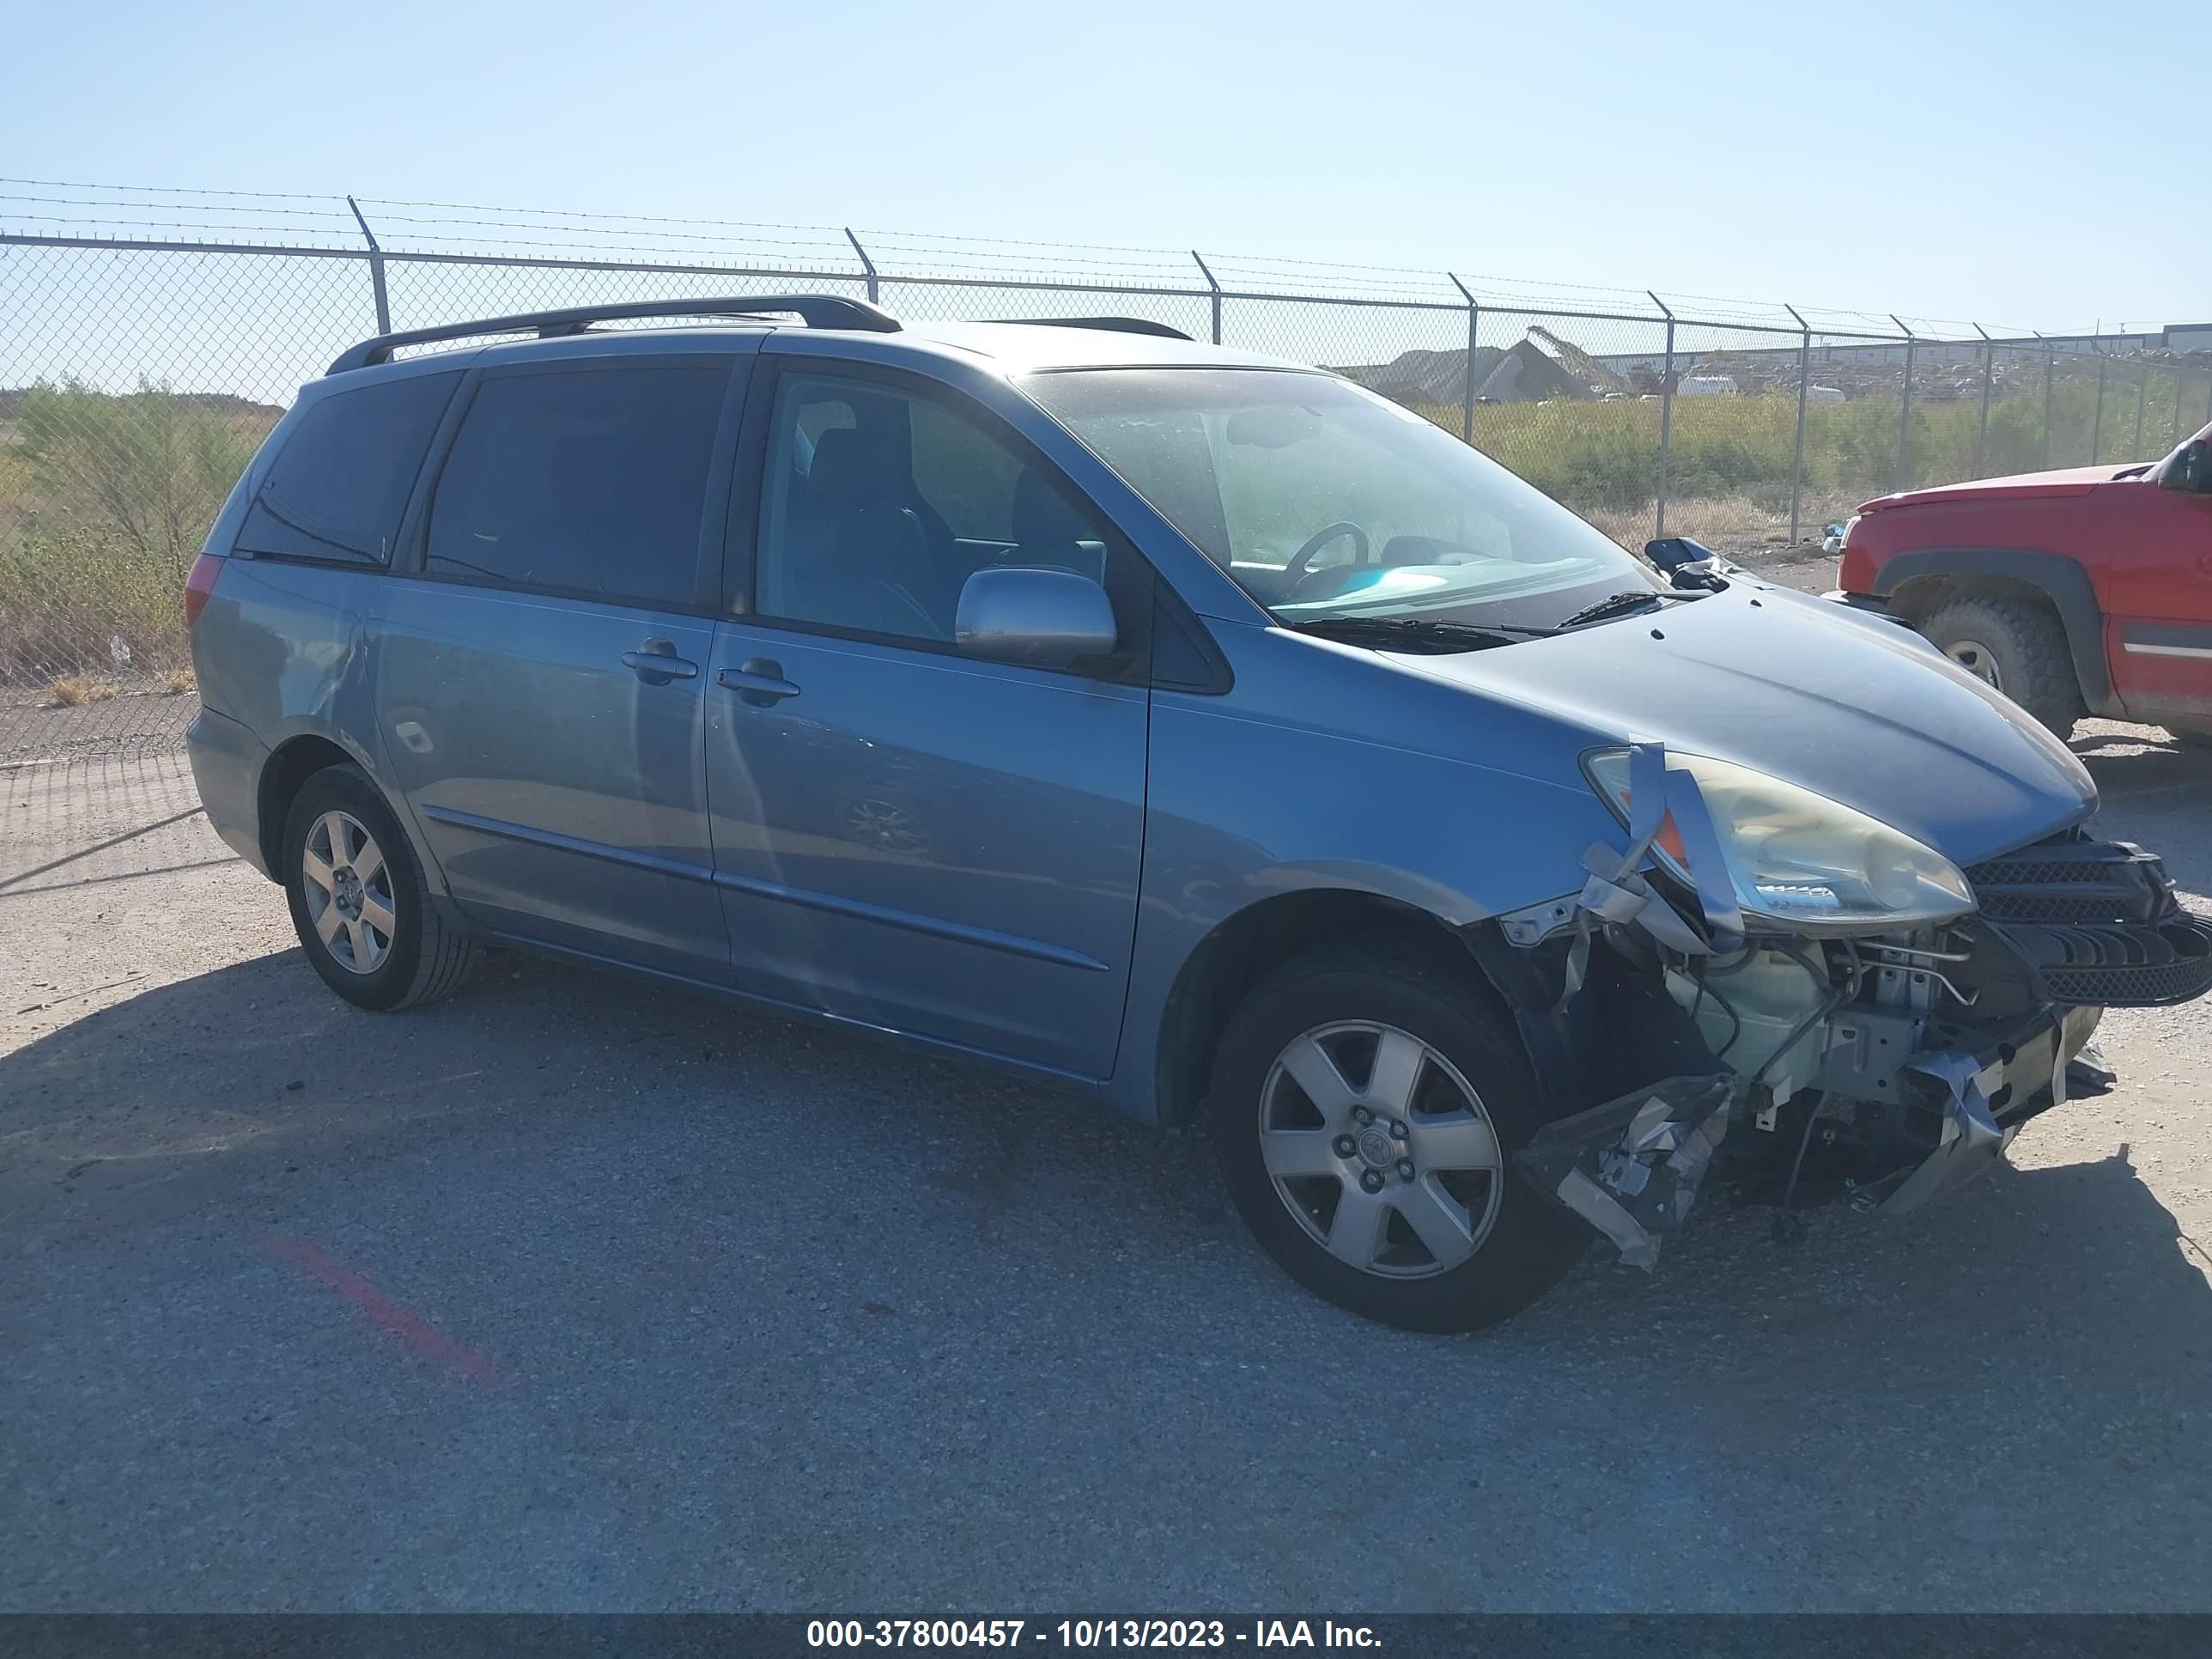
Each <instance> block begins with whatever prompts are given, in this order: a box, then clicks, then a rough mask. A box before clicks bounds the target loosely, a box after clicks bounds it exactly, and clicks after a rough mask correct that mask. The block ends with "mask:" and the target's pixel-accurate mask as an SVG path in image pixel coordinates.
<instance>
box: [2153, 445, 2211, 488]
mask: <svg viewBox="0 0 2212 1659" xmlns="http://www.w3.org/2000/svg"><path fill="white" fill-rule="evenodd" d="M2159 483H2160V484H2161V485H2162V486H2164V487H2165V488H2166V489H2179V490H2184V491H2185V492H2187V493H2188V494H2190V495H2212V443H2208V442H2207V441H2205V440H2203V439H2202V438H2191V440H2190V441H2188V442H2187V443H2185V444H2184V445H2182V447H2180V448H2179V449H2178V450H2176V451H2175V452H2174V454H2173V459H2172V460H2171V461H2170V462H2168V463H2167V464H2166V473H2165V476H2164V477H2161V478H2160V479H2159Z"/></svg>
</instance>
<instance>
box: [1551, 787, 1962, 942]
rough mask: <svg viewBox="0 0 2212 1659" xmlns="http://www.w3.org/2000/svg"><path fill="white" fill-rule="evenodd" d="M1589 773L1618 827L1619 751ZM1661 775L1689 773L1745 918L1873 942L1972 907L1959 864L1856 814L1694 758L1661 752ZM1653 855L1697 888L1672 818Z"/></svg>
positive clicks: (1624, 797) (1624, 808)
mask: <svg viewBox="0 0 2212 1659" xmlns="http://www.w3.org/2000/svg"><path fill="white" fill-rule="evenodd" d="M1667 769H1668V771H1670V772H1686V773H1687V774H1688V775H1690V777H1691V778H1692V780H1693V781H1695V782H1696V784H1697V786H1698V789H1699V793H1701V794H1702V795H1703V796H1704V797H1705V805H1706V808H1707V811H1709V812H1710V813H1711V817H1712V822H1713V829H1714V831H1715V832H1716V835H1717V838H1718V841H1719V844H1720V849H1721V855H1722V859H1723V862H1724V864H1725V865H1726V866H1727V867H1726V871H1725V879H1726V881H1727V884H1728V885H1729V887H1731V888H1733V889H1734V890H1735V900H1736V903H1737V904H1738V905H1739V906H1740V907H1741V908H1742V910H1743V913H1744V915H1745V917H1746V919H1747V920H1753V921H1762V922H1765V923H1767V924H1768V925H1769V926H1770V927H1781V928H1784V929H1787V930H1788V931H1790V932H1792V933H1880V932H1888V931H1891V930H1893V929H1899V928H1905V927H1917V926H1919V925H1920V924H1922V923H1925V922H1936V921H1948V920H1950V919H1951V918H1952V917H1954V916H1959V915H1965V914H1966V912H1967V911H1969V910H1972V908H1974V896H1973V892H1972V889H1971V888H1969V887H1968V886H1967V885H1966V877H1965V876H1963V875H1961V874H1960V872H1959V867H1958V866H1956V865H1954V864H1953V863H1952V862H1951V860H1948V859H1947V858H1945V857H1944V856H1943V855H1942V854H1941V853H1938V852H1936V850H1935V849H1934V848H1930V847H1923V845H1921V843H1920V842H1917V841H1915V840H1913V839H1912V837H1911V836H1907V835H1905V834H1903V833H1901V832H1900V831H1899V830H1896V829H1891V828H1890V827H1889V825H1887V824H1886V823H1881V822H1880V821H1879V820H1877V819H1875V818H1870V817H1868V816H1867V815H1866V814H1865V813H1863V812H1861V811H1857V809H1856V808H1853V807H1849V806H1845V805H1844V804H1843V803H1842V802H1840V801H1834V800H1830V799H1828V798H1827V797H1826V795H1819V794H1815V793H1813V791H1811V790H1809V789H1805V788H1801V787H1799V786H1797V785H1796V784H1794V783H1785V782H1784V781H1782V780H1781V779H1780V778H1776V777H1770V776H1768V775H1766V774H1765V773H1764V772H1756V771H1753V769H1751V768H1749V767H1747V766H1738V765H1736V764H1735V763H1733V762H1729V761H1721V760H1712V759H1709V758H1707V757H1705V756H1703V755H1682V754H1676V753H1674V752H1673V751H1672V750H1669V751H1668V755H1667ZM1589 773H1590V776H1591V778H1592V779H1593V780H1594V781H1595V783H1596V784H1597V787H1598V788H1599V789H1600V790H1601V792H1602V793H1604V794H1605V795H1606V796H1607V798H1608V799H1610V800H1611V801H1612V803H1613V807H1614V810H1616V811H1618V812H1620V815H1621V817H1623V819H1626V818H1627V817H1628V815H1629V814H1628V805H1629V782H1628V777H1629V753H1628V750H1625V749H1610V750H1601V751H1600V752H1599V753H1597V754H1595V755H1592V756H1591V757H1589ZM1652 851H1653V853H1654V854H1656V856H1657V857H1658V859H1659V860H1660V861H1661V862H1662V864H1663V865H1665V866H1667V868H1668V870H1670V871H1671V872H1673V873H1674V875H1675V876H1677V877H1678V878H1680V879H1682V880H1683V881H1685V882H1687V883H1688V884H1691V885H1692V887H1694V886H1695V885H1696V884H1697V878H1696V876H1695V874H1693V873H1692V872H1691V870H1690V868H1689V857H1688V854H1687V852H1686V849H1685V846H1684V842H1683V839H1682V836H1681V834H1680V830H1679V829H1677V828H1676V826H1675V823H1674V815H1673V814H1672V813H1671V812H1669V813H1668V816H1667V817H1665V818H1664V819H1662V821H1661V823H1660V826H1659V833H1658V836H1656V839H1655V840H1654V842H1653V843H1652ZM1707 873H1708V877H1709V880H1710V875H1711V872H1707Z"/></svg>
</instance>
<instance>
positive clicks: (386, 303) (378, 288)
mask: <svg viewBox="0 0 2212 1659" xmlns="http://www.w3.org/2000/svg"><path fill="white" fill-rule="evenodd" d="M346 205H347V206H348V207H349V208H351V209H352V210H353V222H354V223H356V224H357V225H359V226H360V227H361V234H362V240H363V241H365V242H367V243H368V285H369V288H370V289H372V290H373V291H374V294H375V295H376V331H377V332H378V333H379V334H389V333H391V332H392V301H391V298H390V296H388V295H386V293H385V291H384V250H383V249H382V248H380V247H379V246H377V245H376V233H375V232H374V231H373V230H371V229H370V228H368V220H367V219H365V218H363V217H362V212H361V204H360V203H358V202H356V201H355V200H354V199H353V197H350V196H349V197H346Z"/></svg>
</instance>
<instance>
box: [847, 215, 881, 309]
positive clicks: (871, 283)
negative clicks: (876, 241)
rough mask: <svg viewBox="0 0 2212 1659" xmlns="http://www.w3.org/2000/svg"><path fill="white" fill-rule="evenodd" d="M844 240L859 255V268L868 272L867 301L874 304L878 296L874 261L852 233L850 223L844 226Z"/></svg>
mask: <svg viewBox="0 0 2212 1659" xmlns="http://www.w3.org/2000/svg"><path fill="white" fill-rule="evenodd" d="M845 240H847V241H848V242H850V243H851V244H852V245H853V252H854V253H856V254H858V255H859V256H860V269H861V270H864V271H866V272H867V274H868V303H869V304H870V305H874V304H876V303H877V301H878V298H879V295H878V291H877V288H878V285H877V283H876V262H875V261H874V260H873V259H871V258H868V250H867V249H866V248H864V247H862V246H860V238H859V237H857V236H855V235H854V234H853V228H852V226H850V225H848V226H846V227H845Z"/></svg>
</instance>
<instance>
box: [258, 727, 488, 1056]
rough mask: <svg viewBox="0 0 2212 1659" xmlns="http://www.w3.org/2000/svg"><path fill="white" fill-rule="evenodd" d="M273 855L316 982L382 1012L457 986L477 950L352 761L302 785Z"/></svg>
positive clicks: (480, 951) (472, 964) (447, 992)
mask: <svg viewBox="0 0 2212 1659" xmlns="http://www.w3.org/2000/svg"><path fill="white" fill-rule="evenodd" d="M281 856H282V859H283V864H282V866H281V868H282V871H283V879H284V896H285V897H286V898H287V900H289V902H290V907H291V911H292V926H293V927H294V929H295V931H296V932H297V933H299V935H300V946H301V949H302V950H304V951H306V952H307V960H308V961H309V962H311V963H313V964H314V969H315V971H316V972H317V973H319V974H320V975H322V976H323V982H324V983H325V985H327V986H329V987H331V989H332V990H333V991H336V992H337V994H339V995H340V996H342V997H343V998H344V999H345V1000H347V1001H348V1002H350V1003H352V1004H353V1005H354V1006H356V1007H358V1008H369V1009H374V1010H375V1011H377V1012H388V1011H391V1010H393V1009H398V1008H411V1007H414V1006H416V1005H417V1004H418V1003H424V1002H434V1001H435V1000H437V999H438V998H440V997H443V996H448V995H451V994H453V992H454V991H456V990H459V988H460V987H461V984H462V982H463V981H465V980H466V979H467V978H468V976H469V974H470V972H471V969H474V968H475V967H476V965H477V962H478V961H479V960H480V959H481V958H482V957H483V946H482V945H480V944H479V943H478V942H477V939H475V938H473V937H472V936H471V935H470V934H469V933H466V932H465V931H464V930H463V929H461V928H460V927H457V926H455V925H454V924H453V922H451V921H448V920H447V918H446V917H445V916H444V915H442V914H441V912H440V911H439V909H438V907H437V905H436V904H435V902H432V899H431V896H430V891H429V887H428V884H427V883H426V882H425V881H424V880H423V878H422V866H420V865H419V864H417V863H416V859H415V852H414V848H412V847H410V845H409V843H408V840H407V836H406V835H405V833H404V831H403V830H402V829H400V827H399V821H398V818H396V817H394V816H393V815H392V809H391V808H390V807H389V806H387V805H385V801H384V796H383V794H382V793H381V792H380V791H379V790H378V789H377V787H376V786H375V785H374V784H373V783H371V782H370V781H368V778H367V777H366V776H365V775H363V774H362V772H361V770H360V769H358V768H356V767H352V766H331V767H326V768H325V769H323V770H322V771H319V772H317V773H316V774H314V775H313V776H312V777H310V778H309V779H308V780H307V781H306V782H305V783H303V784H301V786H300V793H298V794H297V795H295V796H294V797H293V799H292V808H291V811H289V812H288V813H287V814H286V815H285V818H284V836H283V848H282V853H281Z"/></svg>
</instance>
